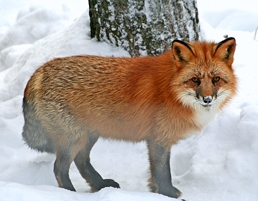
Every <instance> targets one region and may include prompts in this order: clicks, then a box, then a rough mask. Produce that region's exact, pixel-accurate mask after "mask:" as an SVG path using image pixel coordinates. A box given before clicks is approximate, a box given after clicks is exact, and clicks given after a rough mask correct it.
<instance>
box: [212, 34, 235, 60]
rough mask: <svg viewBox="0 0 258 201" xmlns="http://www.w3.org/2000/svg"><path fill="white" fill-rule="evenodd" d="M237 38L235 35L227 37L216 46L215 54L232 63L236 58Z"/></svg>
mask: <svg viewBox="0 0 258 201" xmlns="http://www.w3.org/2000/svg"><path fill="white" fill-rule="evenodd" d="M235 49H236V40H235V38H233V37H230V38H227V39H225V40H223V41H221V42H219V43H218V44H216V45H215V46H214V53H213V56H214V57H217V58H219V59H220V60H222V61H224V62H225V63H226V64H228V65H231V64H232V63H233V60H234V53H235Z"/></svg>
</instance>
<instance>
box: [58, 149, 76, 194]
mask: <svg viewBox="0 0 258 201" xmlns="http://www.w3.org/2000/svg"><path fill="white" fill-rule="evenodd" d="M72 161H73V158H72V157H71V156H70V153H69V152H63V151H57V153H56V161H55V164H54V173H55V176H56V180H57V182H58V185H59V187H61V188H65V189H68V190H71V191H75V188H74V187H73V184H72V182H71V180H70V178H69V169H70V165H71V163H72Z"/></svg>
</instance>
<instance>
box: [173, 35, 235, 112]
mask: <svg viewBox="0 0 258 201" xmlns="http://www.w3.org/2000/svg"><path fill="white" fill-rule="evenodd" d="M235 48H236V42H235V39H234V38H227V39H225V40H223V41H221V42H220V43H207V42H192V43H185V42H182V41H179V40H175V41H174V42H173V44H172V54H173V57H174V61H175V65H176V66H177V69H178V73H177V76H178V77H177V79H175V80H174V81H173V83H172V85H177V87H175V88H177V89H178V91H177V92H176V93H177V95H178V97H179V101H181V102H182V103H183V104H184V105H186V106H190V107H194V108H196V107H198V108H206V109H210V108H212V107H215V106H217V107H218V108H221V107H222V106H223V105H224V104H225V103H226V102H227V101H228V100H229V99H230V98H231V97H232V96H233V95H234V94H235V92H236V77H235V75H234V72H233V69H232V63H233V56H234V52H235Z"/></svg>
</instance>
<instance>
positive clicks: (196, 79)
mask: <svg viewBox="0 0 258 201" xmlns="http://www.w3.org/2000/svg"><path fill="white" fill-rule="evenodd" d="M191 80H192V82H194V83H197V84H199V83H200V80H199V78H197V77H193V78H192V79H191Z"/></svg>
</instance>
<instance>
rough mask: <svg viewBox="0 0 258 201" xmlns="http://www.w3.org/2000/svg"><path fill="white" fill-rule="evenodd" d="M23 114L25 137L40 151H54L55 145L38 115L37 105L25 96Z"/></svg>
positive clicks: (30, 145)
mask: <svg viewBox="0 0 258 201" xmlns="http://www.w3.org/2000/svg"><path fill="white" fill-rule="evenodd" d="M23 114H24V119H25V124H24V126H23V133H22V136H23V139H24V141H25V142H26V143H27V144H28V146H29V147H31V148H32V149H36V150H38V151H40V152H48V153H54V145H53V142H52V140H51V139H50V138H49V137H48V134H47V133H46V132H45V131H44V128H43V127H42V125H41V122H40V120H39V118H38V117H37V115H36V111H35V106H34V104H33V103H29V102H28V101H27V100H26V99H25V98H23Z"/></svg>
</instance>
